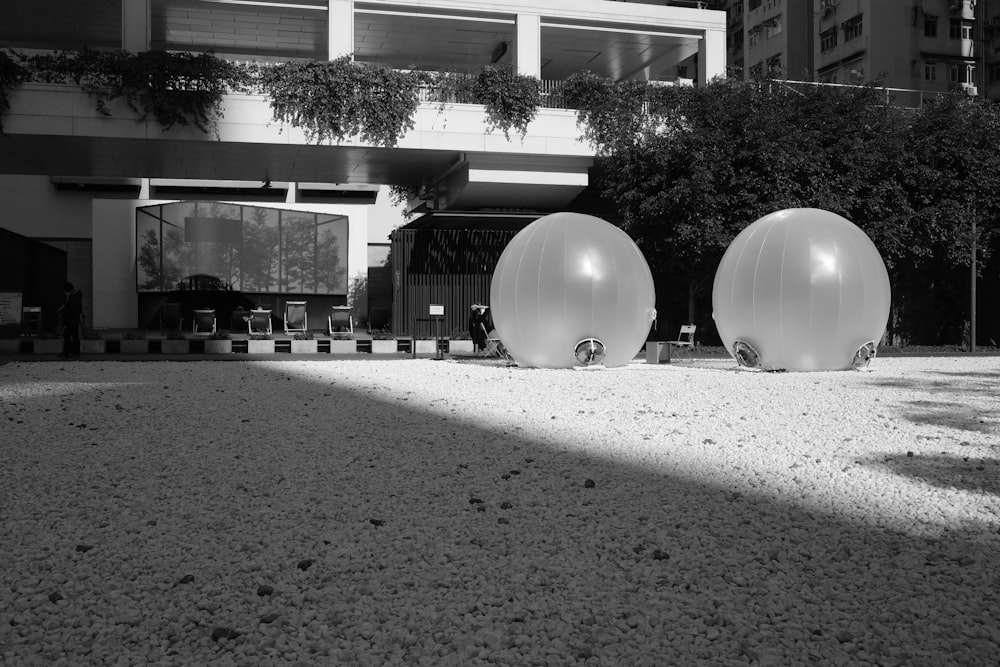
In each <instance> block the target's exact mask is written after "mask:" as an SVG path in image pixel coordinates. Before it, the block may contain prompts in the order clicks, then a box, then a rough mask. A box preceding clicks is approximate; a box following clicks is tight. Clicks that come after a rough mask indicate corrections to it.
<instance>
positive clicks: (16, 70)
mask: <svg viewBox="0 0 1000 667" xmlns="http://www.w3.org/2000/svg"><path fill="white" fill-rule="evenodd" d="M16 57H17V56H16V55H15V54H14V53H13V52H11V51H9V50H8V49H0V134H3V118H4V116H6V115H7V112H8V111H10V99H9V98H8V96H9V95H10V91H12V90H14V89H15V88H17V87H18V86H20V85H21V84H22V83H24V82H25V81H27V80H28V79H29V78H30V73H29V72H28V70H27V69H26V68H25V67H24V66H22V65H21V64H20V63H19V62H18V61H17V60H15V58H16Z"/></svg>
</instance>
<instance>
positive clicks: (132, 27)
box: [122, 0, 149, 52]
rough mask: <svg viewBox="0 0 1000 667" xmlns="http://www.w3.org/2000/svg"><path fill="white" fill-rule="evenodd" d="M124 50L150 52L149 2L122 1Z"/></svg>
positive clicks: (139, 0) (147, 0)
mask: <svg viewBox="0 0 1000 667" xmlns="http://www.w3.org/2000/svg"><path fill="white" fill-rule="evenodd" d="M122 50H123V51H132V52H138V51H149V0H122Z"/></svg>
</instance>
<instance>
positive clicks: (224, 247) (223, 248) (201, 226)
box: [184, 202, 243, 289]
mask: <svg viewBox="0 0 1000 667" xmlns="http://www.w3.org/2000/svg"><path fill="white" fill-rule="evenodd" d="M194 213H195V215H193V216H190V217H187V218H185V219H184V242H185V245H186V246H187V247H188V250H189V251H190V252H191V253H192V263H191V267H192V268H191V275H194V276H197V277H198V279H199V282H207V283H209V284H211V285H212V287H210V288H209V289H229V288H230V287H231V286H232V282H233V281H232V279H231V274H232V260H233V248H234V247H238V246H239V245H240V244H241V243H242V239H243V222H242V219H241V218H240V207H239V206H235V205H232V204H220V203H218V202H199V203H198V204H197V205H196V206H195V208H194ZM201 289H205V288H201Z"/></svg>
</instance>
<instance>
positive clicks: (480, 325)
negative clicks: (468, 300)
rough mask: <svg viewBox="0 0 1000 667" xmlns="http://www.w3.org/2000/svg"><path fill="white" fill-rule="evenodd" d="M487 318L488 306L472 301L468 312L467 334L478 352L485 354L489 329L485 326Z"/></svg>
mask: <svg viewBox="0 0 1000 667" xmlns="http://www.w3.org/2000/svg"><path fill="white" fill-rule="evenodd" d="M488 318H489V306H484V305H482V304H479V303H474V304H472V306H471V310H470V312H469V336H470V337H471V338H472V343H473V345H475V346H476V350H477V351H478V353H479V354H482V355H485V354H486V347H487V344H488V342H489V337H490V335H489V334H490V330H489V329H487V328H486V325H487V322H488Z"/></svg>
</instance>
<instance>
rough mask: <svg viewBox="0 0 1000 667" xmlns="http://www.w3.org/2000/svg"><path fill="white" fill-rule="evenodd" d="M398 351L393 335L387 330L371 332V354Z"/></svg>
mask: <svg viewBox="0 0 1000 667" xmlns="http://www.w3.org/2000/svg"><path fill="white" fill-rule="evenodd" d="M398 351H399V347H398V345H397V343H396V339H395V337H394V336H393V335H392V334H391V333H389V332H388V331H374V332H372V354H395V353H396V352H398Z"/></svg>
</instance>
